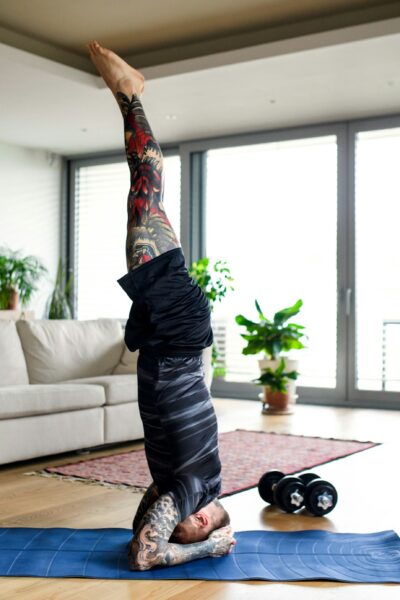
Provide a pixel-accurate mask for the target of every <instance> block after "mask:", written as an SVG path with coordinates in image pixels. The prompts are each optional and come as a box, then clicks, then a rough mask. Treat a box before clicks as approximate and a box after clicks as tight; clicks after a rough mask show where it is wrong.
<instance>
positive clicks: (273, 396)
mask: <svg viewBox="0 0 400 600" xmlns="http://www.w3.org/2000/svg"><path fill="white" fill-rule="evenodd" d="M298 375H299V373H298V372H297V371H285V360H284V359H283V357H281V359H280V363H279V366H278V367H277V368H276V369H271V368H270V367H267V368H265V369H263V370H262V373H261V375H260V376H259V377H258V378H257V379H253V381H254V382H255V383H256V384H257V385H262V386H263V387H264V389H263V393H262V394H261V400H262V403H263V408H262V412H263V413H264V414H288V413H291V412H292V411H291V408H290V406H289V405H290V398H289V391H288V382H289V379H291V380H295V379H297V377H298Z"/></svg>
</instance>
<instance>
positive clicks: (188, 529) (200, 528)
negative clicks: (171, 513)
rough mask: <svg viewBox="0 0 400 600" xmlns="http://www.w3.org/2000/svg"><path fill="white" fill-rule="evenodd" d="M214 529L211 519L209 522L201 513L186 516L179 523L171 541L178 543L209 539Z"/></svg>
mask: <svg viewBox="0 0 400 600" xmlns="http://www.w3.org/2000/svg"><path fill="white" fill-rule="evenodd" d="M212 530H213V526H212V521H211V519H210V520H209V521H208V523H207V524H204V520H203V519H202V517H201V514H200V513H195V514H193V515H189V516H188V517H186V519H185V520H184V521H181V522H180V523H178V524H177V526H176V527H175V529H174V531H173V532H172V535H171V538H170V541H171V542H172V543H177V544H193V543H195V542H202V541H203V540H205V539H207V538H208V536H209V535H210V533H211V531H212Z"/></svg>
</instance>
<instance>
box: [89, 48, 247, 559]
mask: <svg viewBox="0 0 400 600" xmlns="http://www.w3.org/2000/svg"><path fill="white" fill-rule="evenodd" d="M87 47H88V49H89V53H90V57H91V59H92V61H93V62H94V64H95V66H96V67H97V69H98V71H99V73H100V74H101V76H102V77H103V79H104V80H105V82H106V84H107V85H108V87H109V88H110V89H111V91H112V93H113V95H114V97H115V98H116V100H117V102H118V105H119V107H120V109H121V112H122V116H123V121H124V134H125V150H126V157H127V161H128V166H129V169H130V174H131V181H130V191H129V194H128V207H127V208H128V222H127V237H126V244H125V250H126V261H127V269H128V272H127V273H126V274H125V275H123V276H122V277H121V278H119V279H118V280H117V281H118V283H119V284H120V285H121V287H122V288H123V289H124V291H125V292H126V293H127V294H128V296H129V298H130V299H131V300H132V301H133V303H132V306H131V309H130V313H129V318H128V321H127V324H126V328H125V334H124V337H125V342H126V344H127V346H128V348H129V350H131V351H132V352H133V351H135V350H136V349H139V356H138V361H137V378H138V405H139V411H140V416H141V419H142V421H143V428H144V445H145V453H146V458H147V462H148V465H149V470H150V473H151V475H152V479H153V482H152V484H151V485H150V486H149V488H148V489H147V491H146V493H145V494H144V496H143V498H142V501H141V503H140V505H139V508H138V510H137V513H136V515H135V518H134V520H133V524H132V529H133V534H134V535H133V539H132V540H131V542H130V544H129V552H128V555H129V565H130V568H131V569H135V570H145V569H150V568H151V567H153V566H156V565H175V564H179V563H183V562H187V561H189V560H192V559H195V558H201V557H205V556H222V555H224V554H227V553H228V552H230V550H231V548H232V546H233V545H234V544H235V543H236V541H235V539H234V538H233V537H232V530H231V528H230V526H229V523H230V519H229V515H228V513H227V512H226V510H225V509H224V507H223V506H222V504H221V503H220V502H219V500H218V495H219V493H220V491H221V477H220V475H221V463H220V460H219V454H218V432H217V420H216V415H215V411H214V408H213V405H212V402H211V397H210V392H209V390H208V388H207V386H206V384H205V381H204V370H203V363H202V350H203V349H204V348H206V347H208V346H210V345H211V344H212V342H213V332H212V328H211V322H210V307H209V304H208V300H207V298H206V296H205V295H204V293H203V291H202V290H201V288H200V287H199V286H198V285H197V283H196V282H195V281H194V280H193V279H192V278H191V277H190V276H189V274H188V270H187V268H186V266H185V258H184V255H183V251H182V247H181V245H180V243H179V240H178V239H177V237H176V234H175V232H174V230H173V228H172V226H171V223H170V222H169V220H168V217H167V215H166V213H165V208H164V206H163V189H164V188H163V184H164V172H163V156H162V153H161V149H160V146H159V144H158V142H157V141H156V140H155V138H154V135H153V132H152V130H151V128H150V125H149V123H148V121H147V119H146V115H145V113H144V110H143V106H142V104H141V101H140V97H141V94H142V93H143V89H144V77H143V75H142V74H141V73H140V72H139V71H137V70H136V69H134V68H133V67H131V66H130V65H128V64H127V63H126V62H125V61H124V60H122V58H120V57H119V56H117V55H116V54H115V53H114V52H112V51H111V50H108V49H107V48H103V47H102V46H101V45H100V44H99V43H98V42H96V41H93V42H90V43H89V44H88V45H87Z"/></svg>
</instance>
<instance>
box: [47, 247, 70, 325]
mask: <svg viewBox="0 0 400 600" xmlns="http://www.w3.org/2000/svg"><path fill="white" fill-rule="evenodd" d="M72 279H73V276H72V273H70V274H69V277H68V280H67V282H66V284H65V286H64V283H63V282H64V266H63V263H62V260H61V258H60V259H59V261H58V268H57V276H56V284H55V287H54V290H53V292H52V294H51V295H50V297H49V299H48V301H47V305H46V311H45V314H46V315H47V318H48V319H71V318H72V310H71V306H70V303H69V295H70V291H71V285H72Z"/></svg>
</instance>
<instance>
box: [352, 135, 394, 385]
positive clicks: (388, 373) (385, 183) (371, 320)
mask: <svg viewBox="0 0 400 600" xmlns="http://www.w3.org/2000/svg"><path fill="white" fill-rule="evenodd" d="M399 155H400V128H393V129H384V130H379V131H367V132H360V133H358V134H357V137H356V209H355V218H356V294H355V317H356V387H357V388H358V389H361V390H388V391H400V279H399V273H400V249H399V222H400V204H399V197H400V178H399V165H398V157H399Z"/></svg>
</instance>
